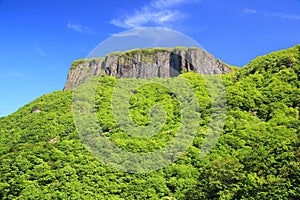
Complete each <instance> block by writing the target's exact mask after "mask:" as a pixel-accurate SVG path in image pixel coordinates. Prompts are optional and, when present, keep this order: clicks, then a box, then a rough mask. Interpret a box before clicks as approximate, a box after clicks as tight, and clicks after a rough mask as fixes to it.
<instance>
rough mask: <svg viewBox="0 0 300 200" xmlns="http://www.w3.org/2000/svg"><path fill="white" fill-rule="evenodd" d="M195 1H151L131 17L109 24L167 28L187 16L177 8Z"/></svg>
mask: <svg viewBox="0 0 300 200" xmlns="http://www.w3.org/2000/svg"><path fill="white" fill-rule="evenodd" d="M196 1H200V0H153V1H151V2H150V3H149V4H147V5H144V6H143V7H141V8H138V9H137V10H135V11H134V14H133V15H129V16H122V17H119V18H115V19H112V20H111V21H110V23H111V24H113V25H115V26H119V27H122V28H141V27H144V26H159V27H168V25H169V24H170V23H172V22H175V21H178V20H180V19H182V18H185V17H186V16H187V14H185V13H183V12H181V11H179V10H178V9H176V7H177V6H179V5H182V4H187V3H191V2H196Z"/></svg>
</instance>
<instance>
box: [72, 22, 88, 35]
mask: <svg viewBox="0 0 300 200" xmlns="http://www.w3.org/2000/svg"><path fill="white" fill-rule="evenodd" d="M67 27H68V28H69V29H72V30H74V31H77V32H81V33H91V32H92V29H91V28H90V27H87V26H83V25H81V24H75V23H72V22H69V23H68V24H67Z"/></svg>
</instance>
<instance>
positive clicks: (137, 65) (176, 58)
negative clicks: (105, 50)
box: [64, 47, 231, 90]
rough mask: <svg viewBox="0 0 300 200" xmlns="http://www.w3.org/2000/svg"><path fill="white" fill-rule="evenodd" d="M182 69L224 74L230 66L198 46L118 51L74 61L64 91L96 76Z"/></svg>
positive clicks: (150, 75) (169, 72) (164, 74)
mask: <svg viewBox="0 0 300 200" xmlns="http://www.w3.org/2000/svg"><path fill="white" fill-rule="evenodd" d="M182 71H187V72H188V71H194V72H196V73H199V74H206V75H210V74H224V73H229V72H231V69H230V68H229V67H228V66H227V65H226V64H224V63H222V62H221V61H219V60H216V59H215V58H214V57H213V56H212V55H211V54H209V53H207V52H206V51H204V50H202V49H199V48H195V47H193V48H184V47H176V48H154V49H134V50H130V51H125V52H116V53H112V54H109V55H107V56H106V57H105V58H92V59H82V60H77V61H74V62H73V63H72V66H71V69H70V71H69V74H68V79H67V82H66V85H65V87H64V90H70V89H73V88H75V87H77V86H78V85H79V84H81V83H84V82H86V81H88V80H89V79H90V78H91V77H93V76H96V75H108V76H115V77H117V78H154V77H161V78H169V77H175V76H178V75H179V74H180V73H181V72H182Z"/></svg>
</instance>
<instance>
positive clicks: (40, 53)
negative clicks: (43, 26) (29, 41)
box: [33, 45, 47, 57]
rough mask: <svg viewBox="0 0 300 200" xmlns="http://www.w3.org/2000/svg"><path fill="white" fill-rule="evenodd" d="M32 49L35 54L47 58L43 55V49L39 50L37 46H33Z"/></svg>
mask: <svg viewBox="0 0 300 200" xmlns="http://www.w3.org/2000/svg"><path fill="white" fill-rule="evenodd" d="M33 49H34V51H35V52H36V53H38V54H39V55H40V56H43V57H45V56H47V54H46V53H45V51H44V50H43V49H41V48H40V47H38V46H37V45H34V46H33Z"/></svg>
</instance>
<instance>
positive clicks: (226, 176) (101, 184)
mask: <svg viewBox="0 0 300 200" xmlns="http://www.w3.org/2000/svg"><path fill="white" fill-rule="evenodd" d="M233 71H234V72H232V73H230V74H224V75H213V76H221V78H222V79H223V82H224V85H225V86H226V99H227V105H226V118H225V124H224V128H223V130H222V133H221V135H220V137H219V139H218V142H217V144H216V145H215V147H214V148H213V150H212V151H211V152H210V153H209V154H208V155H206V156H204V157H202V156H200V154H199V152H200V149H201V145H202V143H203V141H204V138H205V130H207V128H208V126H209V123H210V121H211V120H212V119H211V116H210V113H211V98H210V95H211V93H209V92H208V90H207V87H206V84H205V79H204V78H203V76H202V75H200V74H195V73H194V72H188V73H183V74H181V75H180V76H182V77H184V78H185V79H186V80H188V82H189V84H190V85H191V86H192V88H193V90H194V91H195V95H196V96H197V98H198V104H199V109H198V112H199V113H200V116H201V118H200V120H199V128H198V132H197V135H196V137H195V138H194V140H193V144H192V145H191V146H190V147H189V148H188V149H187V150H186V152H185V153H184V154H183V155H182V156H181V157H180V158H179V159H178V160H177V161H176V162H174V163H173V164H171V165H169V166H167V167H165V168H162V169H159V170H156V171H152V172H149V173H127V172H121V171H117V170H115V169H112V168H110V167H108V166H105V165H103V164H102V163H101V162H99V161H98V160H97V159H96V158H95V157H93V155H92V154H90V152H89V150H88V149H87V148H86V147H85V146H84V145H83V143H82V141H81V140H80V137H79V135H78V133H77V130H76V128H75V125H74V121H73V113H72V106H71V105H72V91H56V92H53V93H51V94H47V95H44V96H42V97H40V98H38V99H36V100H35V101H33V102H32V103H30V104H28V105H26V106H24V107H22V108H20V109H19V110H18V111H17V112H15V113H13V114H11V115H9V116H7V117H3V118H1V119H0V199H300V138H299V137H300V119H299V117H300V114H299V113H300V112H299V111H300V110H299V107H300V87H299V86H300V45H298V46H295V47H293V48H290V49H286V50H282V51H278V52H273V53H270V54H268V55H265V56H261V57H258V58H256V59H255V60H253V61H251V62H250V63H249V64H248V65H247V66H245V67H243V68H241V69H235V70H233ZM130 81H132V82H134V81H137V80H134V79H132V80H130ZM116 83H117V79H116V78H114V77H106V76H105V77H103V78H101V79H100V81H99V86H98V87H97V94H96V98H95V102H96V105H95V109H96V113H97V118H98V120H99V123H100V124H101V126H102V127H103V130H104V134H105V135H106V136H108V137H110V138H111V139H112V140H114V141H115V143H116V144H117V145H118V146H120V147H121V148H123V149H126V150H130V151H132V152H148V151H155V150H157V149H160V148H162V147H164V146H165V145H167V144H168V143H169V142H170V141H171V140H172V138H173V136H174V134H175V133H176V131H177V130H178V127H179V124H180V117H181V116H180V112H179V111H178V101H177V100H176V97H174V95H172V94H170V93H169V92H168V90H166V88H164V87H161V86H159V85H150V86H145V87H140V88H138V89H137V91H134V94H133V95H132V98H131V101H130V105H131V107H130V116H131V117H132V118H133V120H134V121H135V122H136V123H137V124H138V125H145V124H147V123H149V120H150V118H149V116H148V115H147V112H149V108H151V106H152V105H153V103H154V102H156V103H159V104H161V105H162V106H163V107H164V108H165V112H166V124H165V126H164V127H163V128H162V130H161V131H160V132H159V133H157V134H156V135H154V136H152V137H151V138H150V139H147V140H146V139H143V138H135V137H132V136H129V135H127V134H126V133H125V132H123V131H122V130H121V129H120V128H118V126H117V125H116V122H115V120H114V117H113V113H112V111H111V107H110V106H111V105H110V99H111V96H112V91H113V88H114V87H115V85H116Z"/></svg>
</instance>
